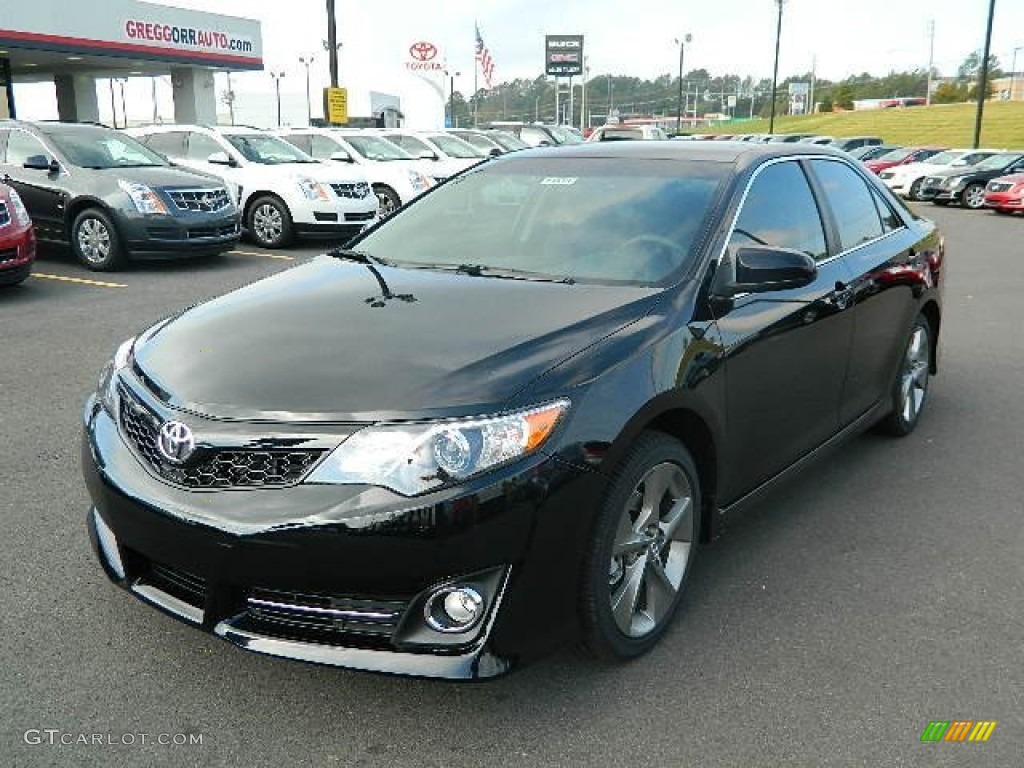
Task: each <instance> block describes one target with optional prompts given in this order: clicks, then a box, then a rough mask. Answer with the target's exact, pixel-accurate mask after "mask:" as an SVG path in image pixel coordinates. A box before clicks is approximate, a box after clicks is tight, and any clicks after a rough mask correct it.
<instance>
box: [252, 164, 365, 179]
mask: <svg viewBox="0 0 1024 768" xmlns="http://www.w3.org/2000/svg"><path fill="white" fill-rule="evenodd" d="M244 171H245V174H246V176H248V177H256V176H259V178H260V181H261V182H263V183H266V182H268V181H269V182H273V181H283V182H291V181H293V180H294V179H296V178H298V177H300V176H303V177H306V178H309V179H313V180H314V181H320V182H324V183H326V184H330V183H332V182H334V183H336V184H351V183H353V182H358V181H366V173H365V172H364V171H363V170H362V169H361V168H359V167H358V166H356V165H355V164H353V163H334V162H328V163H281V164H280V165H263V164H261V163H249V164H247V165H246V166H245V167H244Z"/></svg>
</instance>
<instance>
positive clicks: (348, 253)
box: [327, 248, 391, 266]
mask: <svg viewBox="0 0 1024 768" xmlns="http://www.w3.org/2000/svg"><path fill="white" fill-rule="evenodd" d="M327 255H328V256H332V257H333V258H335V259H345V260H346V261H354V262H356V263H357V264H382V265H384V266H391V263H390V262H388V261H385V260H384V259H381V258H379V257H377V256H371V255H370V254H368V253H367V252H366V251H355V250H352V249H351V248H332V249H331V250H329V251H328V252H327Z"/></svg>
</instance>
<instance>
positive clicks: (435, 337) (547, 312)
mask: <svg viewBox="0 0 1024 768" xmlns="http://www.w3.org/2000/svg"><path fill="white" fill-rule="evenodd" d="M661 295H662V292H661V291H659V290H655V289H651V288H643V287H623V286H604V285H590V284H582V283H577V284H564V283H549V282H536V281H525V280H509V279H499V278H493V277H474V276H470V275H463V274H458V273H453V272H446V271H438V270H426V269H415V270H414V269H401V268H390V267H384V266H369V265H363V264H357V263H353V262H348V261H343V260H339V259H335V258H332V257H329V256H321V257H319V258H316V259H314V260H312V261H310V262H307V263H306V264H304V265H301V266H299V267H295V268H293V269H290V270H288V271H286V272H282V273H280V274H278V275H275V276H273V277H270V278H267V279H266V280H262V281H260V282H257V283H254V284H252V285H250V286H247V287H245V288H242V289H240V290H237V291H235V292H233V293H229V294H227V295H225V296H222V297H220V298H217V299H213V300H212V301H209V302H207V303H205V304H201V305H198V306H195V307H192V308H190V309H187V310H185V311H184V312H183V313H181V314H180V315H178V316H177V317H176V318H174V319H172V320H171V321H169V322H167V323H165V324H163V325H160V326H157V327H156V328H155V329H153V330H151V331H149V332H147V333H146V334H144V335H143V337H141V339H140V341H139V343H138V344H137V345H136V350H135V365H136V368H137V371H138V372H141V373H142V374H143V376H144V378H145V379H147V380H148V382H147V383H148V384H149V385H150V387H151V388H152V389H153V390H154V392H156V393H157V394H158V395H160V396H161V397H162V398H163V399H164V400H165V401H166V402H168V403H169V404H171V405H172V406H175V407H179V408H182V409H185V410H188V411H192V412H195V413H200V414H203V415H206V416H211V417H214V418H227V419H273V420H281V421H347V422H365V421H376V420H380V419H401V418H426V417H442V416H454V415H464V414H471V413H485V412H492V411H494V410H495V409H497V408H500V407H501V406H502V404H504V403H505V402H507V401H508V400H509V398H511V397H512V396H513V395H515V394H516V392H518V391H519V390H520V389H522V388H523V387H524V386H526V385H527V384H529V383H530V382H531V381H533V380H534V379H535V378H537V377H538V376H539V375H541V374H542V373H544V372H545V371H547V370H548V369H550V368H551V367H553V366H555V365H557V364H558V363H560V362H562V361H564V360H566V359H567V358H569V357H571V356H572V355H574V354H576V353H578V352H580V351H581V350H583V349H585V348H586V347H588V346H590V345H592V344H595V343H596V342H598V341H600V340H601V339H602V338H605V337H607V336H608V335H610V334H612V333H614V332H615V331H617V330H619V329H621V328H623V327H624V326H626V325H628V324H630V323H632V322H634V321H636V320H638V319H640V318H642V317H643V316H644V315H645V314H647V313H648V312H649V311H650V310H651V309H652V308H653V307H654V305H655V304H656V303H657V301H658V298H659V297H660V296H661Z"/></svg>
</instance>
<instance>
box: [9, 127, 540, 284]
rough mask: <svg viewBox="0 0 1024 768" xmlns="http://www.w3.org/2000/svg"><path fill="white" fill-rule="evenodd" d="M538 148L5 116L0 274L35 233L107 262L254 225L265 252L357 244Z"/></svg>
mask: <svg viewBox="0 0 1024 768" xmlns="http://www.w3.org/2000/svg"><path fill="white" fill-rule="evenodd" d="M538 143H540V142H538ZM544 143H552V142H550V141H545V142H544ZM527 146H530V144H529V143H527V142H525V141H522V140H520V139H519V138H517V137H516V136H515V135H513V133H511V132H507V131H500V130H493V129H492V130H479V131H470V130H455V131H424V132H414V131H407V130H402V129H359V130H355V129H335V128H285V129H280V130H277V131H263V130H259V129H256V128H250V127H242V126H231V127H227V126H206V125H149V126H141V127H137V128H131V129H127V130H124V131H120V130H112V129H110V128H107V127H105V126H101V125H94V124H82V123H62V122H48V121H42V122H25V121H15V120H4V121H0V181H2V182H3V183H2V184H0V187H2V188H3V192H2V195H0V281H4V282H8V283H15V282H20V281H21V280H23V279H24V278H25V277H26V276H27V275H28V273H29V270H30V268H31V261H32V259H33V258H34V255H35V242H36V238H37V237H38V239H39V240H41V241H48V242H59V243H67V244H69V245H70V246H71V249H72V250H73V252H74V254H75V255H76V257H77V258H78V259H79V260H80V261H81V262H82V263H83V264H84V265H85V266H86V267H88V268H89V269H92V270H99V271H103V270H112V269H116V268H118V267H119V266H120V265H122V264H123V263H124V262H125V261H126V260H127V259H129V258H179V257H182V256H196V255H209V254H216V253H221V252H224V251H227V250H230V249H231V248H233V247H234V246H235V245H236V243H237V242H238V240H239V238H240V237H241V236H242V234H243V232H245V233H247V234H248V235H249V236H250V237H251V239H252V240H253V241H254V242H255V243H256V244H257V245H260V246H263V247H266V248H279V247H283V246H286V245H288V244H290V243H291V242H293V241H294V240H295V239H296V238H297V237H302V236H325V237H332V238H337V239H348V238H350V237H352V236H353V235H355V234H357V233H359V232H360V231H362V230H363V229H364V228H365V227H367V226H369V225H372V224H373V223H374V222H376V221H377V220H378V219H379V218H381V217H385V216H388V215H390V214H391V213H392V212H394V211H395V210H396V209H397V208H399V207H400V206H402V205H405V204H406V203H408V202H409V201H410V200H412V199H413V198H414V197H416V196H417V195H419V194H421V193H422V192H424V191H425V190H427V189H429V188H430V187H432V186H434V185H435V184H437V183H439V182H441V181H443V180H445V179H446V178H448V177H449V176H451V175H453V174H455V173H458V172H459V171H461V170H463V169H464V168H466V167H468V166H470V165H473V164H475V163H478V162H480V161H482V160H484V159H486V158H487V157H489V156H492V155H495V154H501V153H504V152H508V151H513V150H517V149H522V148H525V147H527ZM33 225H34V227H33Z"/></svg>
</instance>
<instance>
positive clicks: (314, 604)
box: [232, 589, 408, 648]
mask: <svg viewBox="0 0 1024 768" xmlns="http://www.w3.org/2000/svg"><path fill="white" fill-rule="evenodd" d="M246 604H247V606H248V610H247V612H246V613H245V614H244V616H242V617H241V618H240V619H238V620H235V621H232V625H233V626H235V627H237V628H238V629H244V630H248V631H250V632H254V633H256V634H260V635H264V636H267V637H275V638H280V639H284V640H293V641H296V642H304V643H319V644H327V645H347V646H363V647H371V648H380V647H385V646H387V645H388V644H389V643H390V641H391V638H392V637H393V636H394V634H395V630H396V629H397V628H398V623H399V621H400V620H401V618H402V614H403V613H404V612H405V609H406V607H407V605H408V603H407V602H405V601H402V600H372V599H365V598H355V597H339V596H336V595H323V594H306V593H300V592H286V591H280V590H272V589H252V590H250V592H249V596H248V599H247V601H246Z"/></svg>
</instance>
